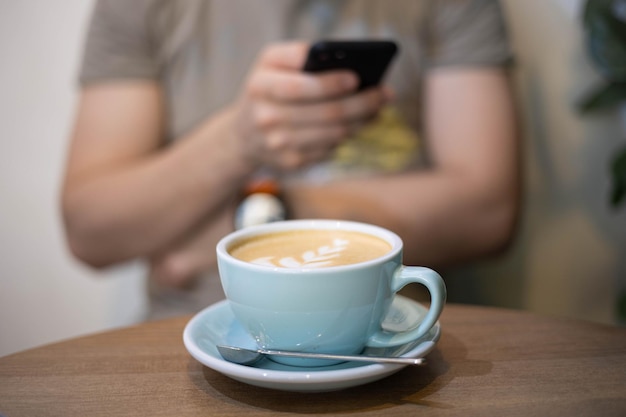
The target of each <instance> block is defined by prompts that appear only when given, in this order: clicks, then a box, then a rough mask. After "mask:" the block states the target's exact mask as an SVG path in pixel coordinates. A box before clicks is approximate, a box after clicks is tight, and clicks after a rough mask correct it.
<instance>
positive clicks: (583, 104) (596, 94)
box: [578, 82, 626, 114]
mask: <svg viewBox="0 0 626 417" xmlns="http://www.w3.org/2000/svg"><path fill="white" fill-rule="evenodd" d="M625 101H626V82H620V83H617V82H613V83H606V84H604V85H601V86H599V87H596V88H594V89H593V90H591V91H590V92H589V93H587V95H585V96H584V97H583V98H582V100H581V101H580V102H579V103H578V110H579V111H580V112H581V113H583V114H585V113H591V112H593V111H599V110H605V109H607V108H611V107H614V106H616V105H618V104H620V103H622V102H625Z"/></svg>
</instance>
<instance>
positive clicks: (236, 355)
mask: <svg viewBox="0 0 626 417" xmlns="http://www.w3.org/2000/svg"><path fill="white" fill-rule="evenodd" d="M217 350H218V351H219V352H220V355H222V357H223V358H224V359H226V360H227V361H228V362H233V363H238V364H240V365H252V364H254V363H255V362H257V361H259V360H261V359H262V358H263V357H265V356H266V355H273V356H284V357H289V358H305V359H331V360H339V361H346V362H347V361H360V362H374V363H394V364H400V365H424V364H425V363H426V360H425V359H424V358H389V357H384V356H363V355H361V356H355V355H332V354H327V353H307V352H290V351H285V350H271V349H245V348H242V347H236V346H225V345H217Z"/></svg>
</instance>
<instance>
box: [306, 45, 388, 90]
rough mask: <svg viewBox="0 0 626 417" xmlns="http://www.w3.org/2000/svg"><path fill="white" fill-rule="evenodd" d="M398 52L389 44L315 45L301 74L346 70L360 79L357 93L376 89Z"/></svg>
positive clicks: (310, 50)
mask: <svg viewBox="0 0 626 417" xmlns="http://www.w3.org/2000/svg"><path fill="white" fill-rule="evenodd" d="M397 51H398V45H397V44H396V43H395V42H394V41H391V40H359V41H330V40H323V41H318V42H316V43H314V44H313V45H312V46H311V48H310V49H309V53H308V56H307V60H306V62H305V64H304V71H307V72H320V71H328V70H333V69H349V70H352V71H354V72H356V73H357V74H358V76H359V79H360V83H359V87H358V89H359V90H364V89H366V88H368V87H372V86H375V85H378V84H379V83H380V81H381V80H382V78H383V76H384V75H385V71H386V70H387V68H388V67H389V64H390V63H391V61H392V60H393V57H394V56H395V55H396V53H397Z"/></svg>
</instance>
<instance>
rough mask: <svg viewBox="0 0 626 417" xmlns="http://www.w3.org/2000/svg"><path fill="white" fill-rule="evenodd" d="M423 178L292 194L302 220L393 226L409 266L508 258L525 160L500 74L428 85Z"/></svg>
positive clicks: (434, 80)
mask: <svg viewBox="0 0 626 417" xmlns="http://www.w3.org/2000/svg"><path fill="white" fill-rule="evenodd" d="M425 108H426V114H425V121H426V140H427V143H428V148H429V151H430V156H431V161H432V165H431V166H430V167H429V168H428V169H426V170H423V171H416V172H410V173H405V174H399V175H392V176H384V177H379V178H367V179H358V180H344V181H338V182H334V183H330V184H325V185H320V186H302V185H301V184H298V186H297V187H288V188H287V189H286V190H285V196H286V200H287V204H288V206H289V207H290V209H291V210H292V213H294V216H296V217H329V218H345V219H354V220H359V221H366V222H372V223H376V224H380V225H382V226H386V227H389V228H391V229H392V230H394V231H396V232H397V233H398V234H400V235H401V237H402V238H403V240H404V242H405V246H406V247H405V262H407V263H418V264H424V265H431V266H443V265H449V264H453V263H456V262H460V261H464V260H468V259H473V258H476V257H479V256H483V255H486V254H489V253H492V252H494V251H497V250H499V249H501V248H502V247H503V246H504V245H505V244H507V243H508V241H509V240H510V239H511V237H512V234H513V231H514V226H515V223H516V219H517V215H518V206H519V199H520V172H519V171H520V155H519V149H518V139H517V131H516V127H517V126H516V121H515V112H514V106H513V102H512V97H511V92H510V88H509V83H508V78H507V75H506V73H505V72H504V71H503V70H499V69H440V70H436V71H434V72H433V73H431V74H430V75H429V76H428V78H427V80H426V90H425Z"/></svg>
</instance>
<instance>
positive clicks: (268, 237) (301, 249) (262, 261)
mask: <svg viewBox="0 0 626 417" xmlns="http://www.w3.org/2000/svg"><path fill="white" fill-rule="evenodd" d="M390 250H391V245H390V244H389V243H387V242H386V241H384V240H382V239H380V238H378V237H376V236H372V235H369V234H365V233H360V232H352V231H341V230H340V231H337V230H293V231H287V232H277V233H269V234H265V235H260V236H254V237H250V238H247V239H245V240H242V241H240V242H237V243H236V244H235V245H233V246H232V247H231V248H229V252H230V254H231V255H232V256H233V257H235V258H238V259H240V260H243V261H246V262H250V263H254V264H257V265H264V266H269V267H281V268H323V267H329V266H339V265H349V264H354V263H359V262H364V261H368V260H370V259H375V258H378V257H380V256H382V255H384V254H385V253H387V252H389V251H390Z"/></svg>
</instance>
